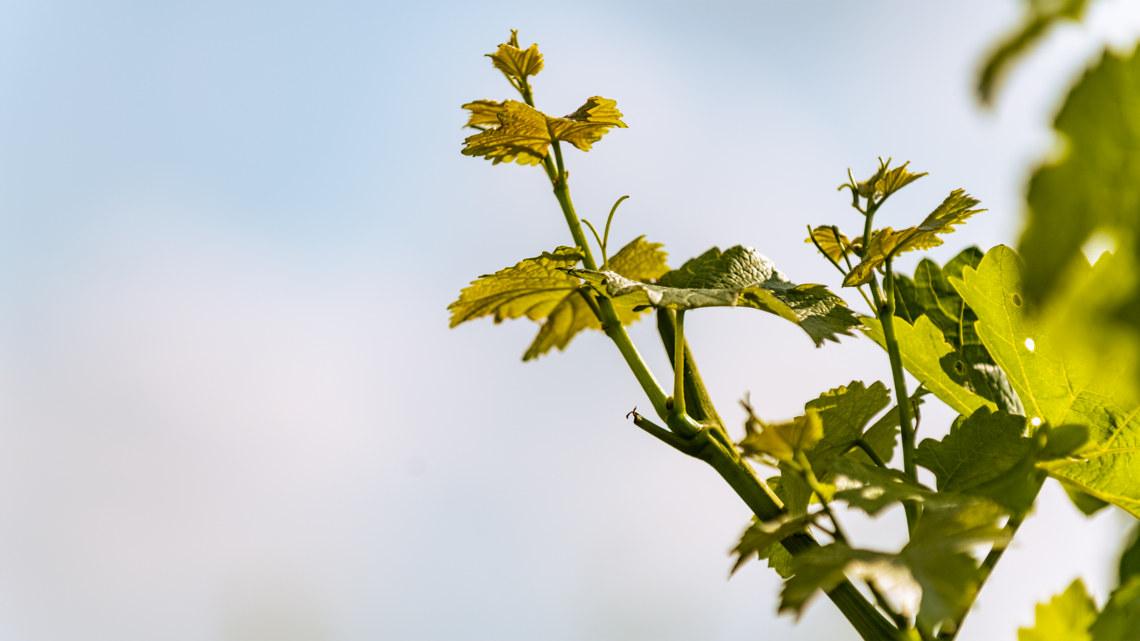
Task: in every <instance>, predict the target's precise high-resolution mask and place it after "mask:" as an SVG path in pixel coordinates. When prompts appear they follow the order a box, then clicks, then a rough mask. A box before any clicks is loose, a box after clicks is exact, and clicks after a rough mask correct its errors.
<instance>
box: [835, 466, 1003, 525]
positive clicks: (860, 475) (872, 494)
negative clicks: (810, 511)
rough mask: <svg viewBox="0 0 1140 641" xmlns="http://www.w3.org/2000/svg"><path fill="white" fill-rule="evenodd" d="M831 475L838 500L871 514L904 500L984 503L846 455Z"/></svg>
mask: <svg viewBox="0 0 1140 641" xmlns="http://www.w3.org/2000/svg"><path fill="white" fill-rule="evenodd" d="M831 475H832V479H833V480H834V482H835V484H836V487H838V488H839V491H838V492H836V493H835V500H837V501H844V502H846V503H847V504H849V505H851V506H852V507H856V508H859V509H860V510H863V511H864V512H866V513H867V514H870V515H871V516H875V515H876V514H878V513H879V512H880V511H882V509H883V508H885V507H887V506H889V505H893V504H895V503H901V502H903V501H913V502H915V503H919V504H922V505H931V506H934V507H948V506H955V505H963V504H969V505H974V504H980V503H981V501H979V500H977V499H974V498H971V497H967V496H964V495H960V494H956V493H953V492H935V491H934V490H932V489H930V488H928V487H926V486H925V485H922V484H921V483H917V482H915V481H912V480H911V479H909V478H907V476H906V475H905V474H903V473H902V472H900V471H899V470H894V469H883V468H881V467H878V466H876V465H873V464H865V463H860V462H859V461H856V460H854V459H852V458H850V457H846V456H845V457H843V458H842V459H840V460H838V461H836V462H835V463H834V464H832V466H831Z"/></svg>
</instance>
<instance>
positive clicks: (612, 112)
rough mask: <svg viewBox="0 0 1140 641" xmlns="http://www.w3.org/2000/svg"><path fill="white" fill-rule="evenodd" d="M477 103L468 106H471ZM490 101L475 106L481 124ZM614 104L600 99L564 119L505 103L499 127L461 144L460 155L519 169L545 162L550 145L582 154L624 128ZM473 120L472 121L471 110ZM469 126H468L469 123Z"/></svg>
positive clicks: (516, 103)
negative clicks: (514, 164)
mask: <svg viewBox="0 0 1140 641" xmlns="http://www.w3.org/2000/svg"><path fill="white" fill-rule="evenodd" d="M475 104H477V103H470V104H469V105H466V107H467V108H469V109H470V108H471V107H470V105H475ZM492 104H493V102H492V101H481V102H480V103H479V104H478V108H479V109H480V110H481V111H480V112H479V119H480V122H479V123H478V124H480V125H482V124H484V122H485V121H486V120H487V114H488V113H489V111H490V109H491V105H492ZM616 105H617V102H615V101H613V100H607V99H605V98H602V97H601V96H594V97H593V98H590V99H589V100H588V101H586V104H584V105H582V106H581V107H580V108H579V109H578V110H577V111H575V112H574V113H572V114H570V115H569V116H566V117H565V118H555V117H552V116H547V115H546V114H544V113H542V112H541V111H539V110H537V109H535V108H534V107H531V106H530V105H527V104H526V103H522V102H519V101H517V100H504V101H503V102H502V104H501V108H500V109H499V111H498V112H496V113H495V116H496V118H497V119H498V124H497V125H495V124H494V123H489V122H488V123H486V124H488V125H489V126H490V128H489V129H487V130H486V131H483V132H481V133H478V134H475V135H473V136H469V137H468V138H467V139H466V140H464V141H463V142H464V145H466V147H464V149H463V153H464V155H467V156H482V157H484V158H486V159H488V160H491V161H493V162H494V164H496V165H497V164H499V163H501V162H512V161H514V162H517V163H518V164H520V165H537V164H539V163H541V162H542V160H543V158H546V154H547V153H548V149H549V147H550V145H551V143H553V142H555V141H565V142H567V143H569V144H571V145H574V146H575V147H577V148H578V149H581V150H582V151H589V150H590V148H591V146H592V145H593V143H595V142H597V141H598V140H601V138H602V136H604V135H605V134H606V133H607V132H608V131H609V130H610V129H611V128H612V127H620V128H625V123H624V122H622V121H621V112H619V111H618V110H617V108H616ZM472 112H473V113H472V119H474V118H475V113H474V109H472ZM468 124H470V123H468Z"/></svg>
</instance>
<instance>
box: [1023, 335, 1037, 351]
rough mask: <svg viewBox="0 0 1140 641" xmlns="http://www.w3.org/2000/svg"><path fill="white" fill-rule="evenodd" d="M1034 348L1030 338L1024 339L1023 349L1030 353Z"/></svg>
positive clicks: (1034, 345)
mask: <svg viewBox="0 0 1140 641" xmlns="http://www.w3.org/2000/svg"><path fill="white" fill-rule="evenodd" d="M1036 347H1037V345H1036V344H1035V343H1034V342H1033V339H1032V338H1027V339H1025V349H1027V350H1029V351H1031V352H1032V351H1033V350H1034V349H1035V348H1036Z"/></svg>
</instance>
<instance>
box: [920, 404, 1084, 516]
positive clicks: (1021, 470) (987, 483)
mask: <svg viewBox="0 0 1140 641" xmlns="http://www.w3.org/2000/svg"><path fill="white" fill-rule="evenodd" d="M1024 434H1025V417H1024V416H1016V415H1011V414H1007V413H1005V412H990V410H989V408H987V407H981V408H978V410H977V411H975V412H974V413H973V414H971V415H970V417H969V418H966V419H965V420H961V419H959V420H956V421H954V423H953V425H951V427H950V433H949V434H947V435H946V436H945V437H944V438H943V439H942V440H941V441H935V440H933V439H929V438H928V439H924V440H923V441H922V443H920V444H919V446H918V451H917V453H916V457H915V462H916V463H918V464H919V465H921V466H923V467H925V468H926V469H928V470H930V471H931V472H934V476H935V478H936V479H937V481H938V490H939V491H949V492H961V493H964V494H972V495H976V496H984V497H987V498H990V499H993V500H994V501H996V502H998V503H1000V504H1001V505H1004V506H1005V507H1007V508H1009V509H1010V510H1013V511H1015V512H1024V511H1027V510H1028V509H1029V508H1030V507H1031V506H1032V505H1033V501H1034V499H1035V498H1036V497H1037V490H1038V480H1039V479H1038V477H1037V468H1036V463H1037V456H1036V454H1037V452H1038V449H1039V447H1038V444H1037V442H1036V440H1035V439H1032V438H1028V437H1026V436H1024ZM1066 455H1068V452H1065V453H1064V454H1063V455H1062V456H1066Z"/></svg>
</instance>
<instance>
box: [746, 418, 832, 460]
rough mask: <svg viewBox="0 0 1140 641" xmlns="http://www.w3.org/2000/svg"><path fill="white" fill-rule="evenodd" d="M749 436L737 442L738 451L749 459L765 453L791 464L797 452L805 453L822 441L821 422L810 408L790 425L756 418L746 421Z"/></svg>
mask: <svg viewBox="0 0 1140 641" xmlns="http://www.w3.org/2000/svg"><path fill="white" fill-rule="evenodd" d="M748 425H749V426H750V428H749V434H748V435H747V436H745V437H744V440H742V441H740V449H741V450H742V451H743V452H744V453H745V454H748V455H750V456H756V455H760V454H767V455H768V456H771V457H773V458H776V459H778V460H781V461H790V460H792V458H793V457H794V456H795V453H796V452H798V451H803V450H808V449H811V448H812V447H814V446H815V444H816V443H818V442H820V440H822V439H823V421H821V420H820V418H819V412H817V411H816V410H813V409H809V410H808V411H807V413H806V414H804V415H803V416H800V417H797V418H796V419H795V420H793V421H791V422H789V423H780V424H778V425H765V424H764V423H761V422H760V421H759V419H757V418H756V417H755V416H751V417H750V419H749V422H748Z"/></svg>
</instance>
